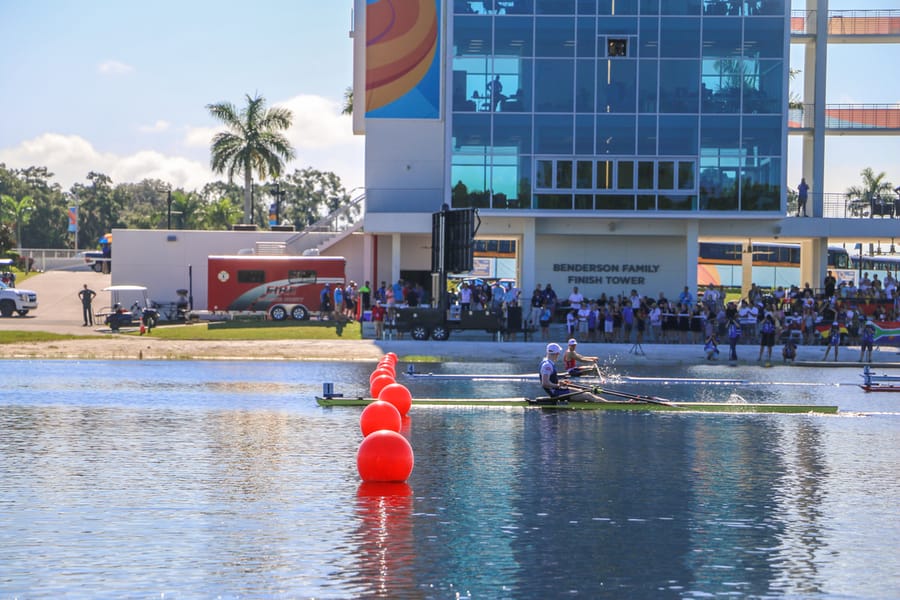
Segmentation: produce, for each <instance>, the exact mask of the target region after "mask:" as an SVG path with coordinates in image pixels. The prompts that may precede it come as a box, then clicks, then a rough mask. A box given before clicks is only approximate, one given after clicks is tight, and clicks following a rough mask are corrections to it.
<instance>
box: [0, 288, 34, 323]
mask: <svg viewBox="0 0 900 600" xmlns="http://www.w3.org/2000/svg"><path fill="white" fill-rule="evenodd" d="M37 307H38V301H37V292H32V291H31V290H23V289H21V288H14V287H10V286H8V285H6V284H5V283H3V282H2V281H0V316H3V317H11V316H13V313H19V316H22V317H24V316H25V315H27V314H28V311H30V310H34V309H36V308H37Z"/></svg>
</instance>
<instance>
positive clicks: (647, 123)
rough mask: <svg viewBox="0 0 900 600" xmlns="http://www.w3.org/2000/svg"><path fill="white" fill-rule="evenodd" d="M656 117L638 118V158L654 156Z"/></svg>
mask: <svg viewBox="0 0 900 600" xmlns="http://www.w3.org/2000/svg"><path fill="white" fill-rule="evenodd" d="M656 141H657V139H656V117H655V116H646V115H641V116H639V117H638V139H637V153H638V155H640V156H656V154H657V150H656Z"/></svg>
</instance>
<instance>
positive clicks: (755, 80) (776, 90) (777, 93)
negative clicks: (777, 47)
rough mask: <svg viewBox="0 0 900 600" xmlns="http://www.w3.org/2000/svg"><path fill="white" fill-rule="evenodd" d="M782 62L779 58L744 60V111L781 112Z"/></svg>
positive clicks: (782, 99)
mask: <svg viewBox="0 0 900 600" xmlns="http://www.w3.org/2000/svg"><path fill="white" fill-rule="evenodd" d="M783 69H784V63H782V62H781V61H780V60H760V61H755V60H745V61H744V77H743V82H744V88H743V94H744V112H745V113H769V114H776V113H777V114H781V109H782V106H783V102H784V71H783Z"/></svg>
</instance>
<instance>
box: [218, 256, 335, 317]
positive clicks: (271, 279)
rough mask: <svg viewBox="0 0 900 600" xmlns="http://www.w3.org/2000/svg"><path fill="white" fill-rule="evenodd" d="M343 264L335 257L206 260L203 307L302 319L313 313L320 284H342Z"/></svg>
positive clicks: (263, 257)
mask: <svg viewBox="0 0 900 600" xmlns="http://www.w3.org/2000/svg"><path fill="white" fill-rule="evenodd" d="M346 266H347V260H346V259H345V258H343V257H338V256H260V255H255V254H254V255H237V256H210V257H208V268H209V271H208V273H209V275H208V287H207V289H208V301H207V308H209V310H212V311H222V310H225V311H240V312H252V313H267V314H268V315H269V316H270V317H271V318H272V319H273V320H275V321H283V320H285V319H287V318H288V316H290V317H291V318H292V319H295V320H298V321H302V320H305V319H308V318H309V317H310V315H317V314H319V307H320V304H321V300H320V298H321V293H322V290H323V289H324V287H325V284H326V283H328V284H331V289H334V287H335V286H338V285H339V286H343V285H344V281H345V275H344V272H345V269H346Z"/></svg>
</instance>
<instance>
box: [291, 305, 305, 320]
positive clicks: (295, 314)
mask: <svg viewBox="0 0 900 600" xmlns="http://www.w3.org/2000/svg"><path fill="white" fill-rule="evenodd" d="M291 318H292V319H293V320H295V321H305V320H307V319H308V318H309V311H308V310H306V307H305V306H300V305H299V304H298V305H297V306H295V307H294V308H293V309H292V310H291Z"/></svg>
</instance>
